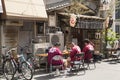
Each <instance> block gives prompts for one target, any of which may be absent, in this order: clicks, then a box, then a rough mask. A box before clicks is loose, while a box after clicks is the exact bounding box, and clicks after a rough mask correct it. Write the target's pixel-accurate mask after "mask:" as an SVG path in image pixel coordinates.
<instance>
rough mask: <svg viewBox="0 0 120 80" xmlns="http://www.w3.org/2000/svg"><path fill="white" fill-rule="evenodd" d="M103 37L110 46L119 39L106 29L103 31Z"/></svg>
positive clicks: (117, 35)
mask: <svg viewBox="0 0 120 80" xmlns="http://www.w3.org/2000/svg"><path fill="white" fill-rule="evenodd" d="M103 37H104V38H105V40H106V41H107V42H109V44H110V45H111V46H112V45H113V43H114V41H115V40H118V39H119V38H120V35H119V34H117V33H116V32H114V31H113V30H112V29H107V31H106V30H104V31H103Z"/></svg>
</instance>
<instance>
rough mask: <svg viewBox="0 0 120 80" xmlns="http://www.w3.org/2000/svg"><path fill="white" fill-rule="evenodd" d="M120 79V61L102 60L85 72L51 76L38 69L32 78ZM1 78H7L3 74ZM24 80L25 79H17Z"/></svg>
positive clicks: (66, 79) (44, 79) (56, 79)
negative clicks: (92, 68) (94, 67)
mask: <svg viewBox="0 0 120 80" xmlns="http://www.w3.org/2000/svg"><path fill="white" fill-rule="evenodd" d="M62 79H63V80H120V63H115V62H110V61H102V62H101V63H96V69H94V70H86V73H85V74H82V72H79V73H78V74H76V73H69V74H67V76H64V75H63V73H62V75H61V76H50V75H49V74H48V73H46V72H45V71H39V70H37V71H36V73H35V75H34V77H33V79H32V80H62ZM0 80H5V78H4V77H3V76H1V78H0ZM17 80H23V79H17Z"/></svg>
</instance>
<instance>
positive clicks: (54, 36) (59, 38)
mask: <svg viewBox="0 0 120 80" xmlns="http://www.w3.org/2000/svg"><path fill="white" fill-rule="evenodd" d="M47 38H48V39H47V40H48V42H49V43H50V46H53V45H54V43H55V42H59V43H60V44H61V46H60V49H61V50H63V49H64V35H63V33H62V32H60V31H58V32H56V33H49V34H48V37H47Z"/></svg>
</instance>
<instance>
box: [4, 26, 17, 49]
mask: <svg viewBox="0 0 120 80" xmlns="http://www.w3.org/2000/svg"><path fill="white" fill-rule="evenodd" d="M18 29H19V27H16V26H14V27H13V26H6V27H4V37H5V45H6V46H7V47H9V48H11V47H16V46H17V42H18Z"/></svg>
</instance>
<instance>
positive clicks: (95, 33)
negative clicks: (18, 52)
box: [60, 13, 104, 52]
mask: <svg viewBox="0 0 120 80" xmlns="http://www.w3.org/2000/svg"><path fill="white" fill-rule="evenodd" d="M60 15H62V16H63V17H62V19H61V20H60V24H62V23H63V19H64V18H66V23H67V24H66V23H65V21H64V25H61V26H62V28H63V29H62V30H63V32H64V34H65V39H66V44H67V42H69V41H72V42H74V43H76V44H78V45H79V46H80V47H81V49H82V48H83V46H84V44H83V40H84V39H86V38H88V39H90V41H91V42H93V43H94V45H95V50H96V51H98V52H101V50H102V46H103V45H102V30H103V29H104V19H103V18H99V17H97V16H86V15H75V16H76V19H75V20H74V18H73V19H72V21H70V20H71V15H72V14H67V13H60ZM71 23H72V25H71ZM66 26H68V27H66Z"/></svg>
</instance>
